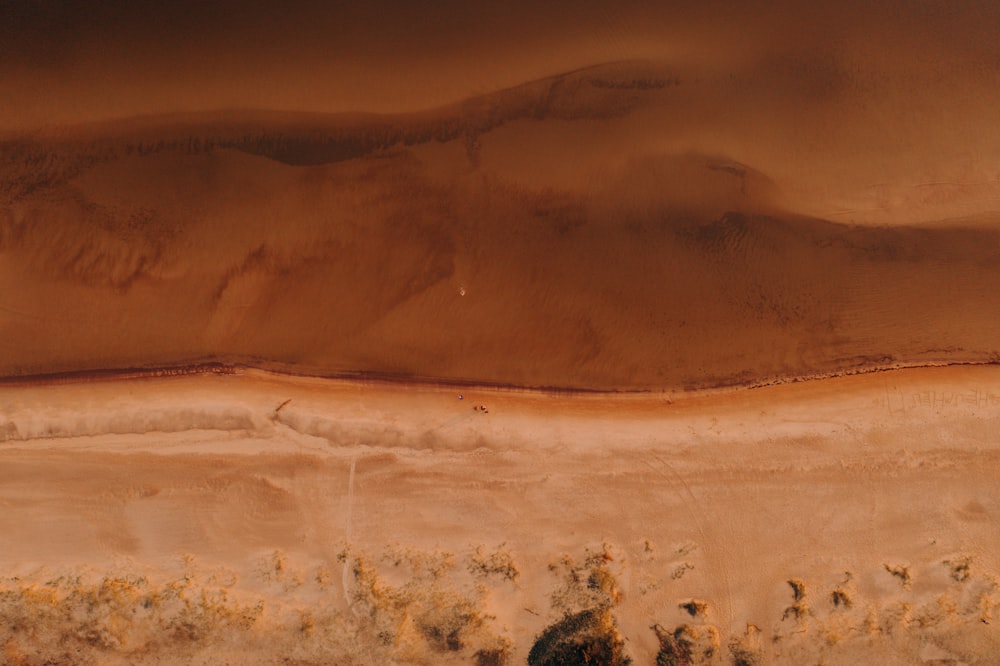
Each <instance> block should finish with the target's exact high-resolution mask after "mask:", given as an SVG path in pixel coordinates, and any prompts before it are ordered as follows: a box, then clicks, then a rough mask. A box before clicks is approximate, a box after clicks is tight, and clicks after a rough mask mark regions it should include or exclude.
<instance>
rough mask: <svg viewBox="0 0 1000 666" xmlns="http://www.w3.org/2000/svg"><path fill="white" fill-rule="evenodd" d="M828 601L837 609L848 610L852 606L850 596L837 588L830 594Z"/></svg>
mask: <svg viewBox="0 0 1000 666" xmlns="http://www.w3.org/2000/svg"><path fill="white" fill-rule="evenodd" d="M830 600H831V601H833V605H834V606H836V607H837V608H850V607H851V606H853V605H854V602H853V601H851V597H850V595H848V594H847V592H845V591H844V590H842V589H840V588H839V587H838V588H837V589H836V590H834V591H833V592H832V593H831V594H830Z"/></svg>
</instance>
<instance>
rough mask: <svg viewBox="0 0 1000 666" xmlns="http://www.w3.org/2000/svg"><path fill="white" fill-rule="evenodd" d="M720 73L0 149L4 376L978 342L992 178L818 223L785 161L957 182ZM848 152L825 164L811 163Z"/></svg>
mask: <svg viewBox="0 0 1000 666" xmlns="http://www.w3.org/2000/svg"><path fill="white" fill-rule="evenodd" d="M734 87H735V88H734ZM993 89H994V88H990V90H993ZM739 90H741V88H740V87H739V86H738V85H737V84H735V83H733V82H731V81H729V79H728V78H725V77H712V76H710V77H706V76H703V75H701V74H699V72H697V71H688V70H685V69H683V68H681V69H678V66H676V65H673V64H670V63H648V62H629V63H617V64H609V65H601V66H595V67H589V68H584V69H580V70H574V71H571V72H567V73H564V74H561V75H558V76H553V77H549V78H544V79H540V80H537V81H528V82H525V83H524V84H522V85H518V86H514V87H511V88H509V89H504V90H497V91H493V92H489V93H486V94H483V95H481V96H478V97H474V98H471V99H468V100H466V101H464V102H462V103H458V104H454V105H450V106H445V107H441V108H436V109H432V110H428V111H426V112H423V113H419V114H404V113H400V114H393V115H383V116H373V115H357V114H356V115H322V114H319V115H316V114H296V113H280V112H274V113H264V112H237V111H233V112H229V113H217V114H191V115H181V116H159V117H153V118H140V119H132V120H128V121H122V122H116V123H107V124H104V125H97V126H82V127H62V128H53V129H51V130H50V131H47V132H41V131H40V132H37V133H29V134H26V135H24V136H22V137H20V138H16V139H10V140H7V141H4V142H3V144H2V146H0V283H2V284H4V285H6V288H5V289H3V291H2V292H0V375H4V376H6V375H19V376H29V375H36V374H44V373H51V372H62V371H80V370H95V369H121V368H128V367H135V366H149V365H152V366H172V365H180V364H185V363H192V362H199V361H220V362H226V363H246V364H248V365H251V366H254V367H266V368H269V369H273V370H291V371H294V372H300V373H309V374H316V375H340V374H343V373H352V372H358V371H364V372H369V373H381V374H383V375H392V376H396V377H403V378H445V379H452V380H460V381H466V382H471V383H478V382H482V383H490V382H496V383H501V384H515V385H519V386H559V387H577V388H597V389H637V388H638V389H660V388H664V387H665V388H667V389H670V390H674V389H681V388H689V389H690V388H705V387H714V386H720V385H735V386H738V385H744V384H747V383H755V382H758V381H762V380H768V379H771V378H783V377H784V378H787V377H791V376H802V375H813V374H817V373H820V374H822V373H829V372H840V371H844V370H848V369H856V368H873V367H887V366H892V365H894V364H900V363H903V364H908V363H928V362H946V363H955V362H969V361H979V362H986V361H992V360H995V359H997V358H1000V347H998V346H997V340H998V339H1000V322H998V320H997V318H995V317H992V316H989V313H992V312H994V311H996V309H997V307H998V306H1000V302H998V294H1000V263H998V261H997V252H996V249H997V248H998V247H1000V231H998V230H997V229H998V224H997V220H998V219H1000V218H998V215H997V213H996V211H997V210H998V205H997V200H998V199H997V198H996V196H995V194H996V191H997V188H998V187H1000V186H998V185H997V183H1000V181H998V180H996V178H995V175H990V176H989V177H988V178H986V180H984V181H983V183H984V184H983V185H982V189H983V192H982V196H981V197H979V196H974V194H973V193H969V192H965V191H964V190H961V188H959V189H960V190H961V191H957V192H953V193H951V194H949V195H948V196H943V198H940V201H939V198H935V197H933V196H930V195H928V197H916V198H913V197H909V198H907V197H902V198H900V197H896V196H895V195H893V196H890V197H889V199H891V200H892V201H894V202H896V203H893V204H892V205H889V204H886V206H884V207H882V208H879V207H878V206H877V205H875V204H873V203H872V202H868V203H867V204H865V206H867V207H871V206H872V205H875V208H876V209H878V210H880V211H881V214H880V215H876V214H874V213H872V214H869V213H867V212H863V213H859V214H858V215H856V216H853V217H851V216H845V215H827V214H825V213H824V212H823V211H824V209H825V208H824V207H822V206H821V207H820V209H817V207H816V206H817V205H818V204H817V201H819V200H820V199H821V198H822V197H820V196H819V195H815V196H814V197H812V198H811V199H810V198H809V197H806V199H808V201H811V202H812V205H807V203H804V202H803V201H802V200H801V197H796V196H792V193H793V192H794V191H796V189H797V188H798V187H799V185H801V183H799V184H798V185H797V184H796V183H797V179H798V178H808V179H809V180H810V181H814V183H813V185H811V186H810V187H812V188H813V189H816V188H818V189H821V190H823V191H826V192H828V193H829V194H830V196H834V197H836V196H839V195H840V194H843V195H844V196H848V197H850V196H854V195H855V194H857V193H859V192H863V193H869V194H870V193H871V192H881V191H882V189H884V188H888V189H889V190H893V188H894V187H897V186H898V187H902V188H904V189H906V190H907V191H910V192H917V191H920V192H924V191H925V190H928V188H926V187H922V186H921V187H917V185H918V184H920V183H922V182H923V181H924V180H926V179H932V180H934V181H935V182H937V181H941V182H942V183H945V185H946V184H947V183H948V182H952V181H953V180H956V179H958V180H961V179H960V178H959V172H955V173H952V171H950V170H949V169H951V167H950V166H949V164H950V163H949V162H948V161H947V160H946V159H944V157H942V153H941V151H940V150H938V149H935V150H933V151H931V152H930V153H928V155H930V156H933V157H934V158H935V159H939V160H940V162H939V163H937V166H936V167H934V168H931V167H930V166H928V167H927V168H926V169H924V170H922V171H921V172H920V173H919V174H914V173H911V172H910V171H909V170H908V169H912V168H916V167H913V166H912V165H911V163H910V161H909V158H905V159H904V157H899V158H898V159H899V160H902V162H903V163H904V164H896V163H895V161H894V162H893V164H892V165H891V168H890V167H889V166H886V167H885V169H884V171H885V172H884V173H883V172H882V171H879V172H877V173H871V172H869V171H866V170H865V169H866V168H867V167H869V166H870V165H871V164H873V163H874V160H875V157H874V156H872V155H871V154H870V153H871V152H876V153H877V152H878V150H879V149H880V148H879V146H880V144H878V143H877V142H875V143H873V142H872V141H870V140H869V139H868V138H861V137H857V136H855V137H854V139H853V140H852V141H853V142H849V143H841V142H839V140H838V139H836V138H830V137H829V136H827V134H828V133H827V132H825V131H824V132H822V133H820V134H822V136H823V137H825V138H824V142H823V143H821V144H816V145H812V144H810V145H812V148H810V151H811V152H810V155H811V157H809V159H808V160H805V157H803V156H802V155H801V154H800V151H802V150H805V149H804V148H802V147H801V146H800V143H801V142H800V141H799V139H797V138H789V137H786V140H783V141H778V140H777V138H776V137H775V136H774V134H773V133H772V132H768V131H765V130H764V128H761V127H758V126H757V125H756V124H755V123H754V122H751V121H752V120H753V118H751V117H749V115H748V114H749V112H748V111H747V110H746V108H745V106H744V105H743V103H742V101H741V100H740V99H739ZM848 106H849V107H850V108H851V109H857V108H860V104H854V103H852V104H849V105H848ZM990 108H994V107H990ZM721 110H725V113H722V111H721ZM720 113H722V115H719V114H720ZM782 113H785V114H788V113H792V112H790V111H787V110H785V111H782ZM826 113H832V112H831V111H825V112H824V114H826ZM762 116H768V117H770V112H768V113H764V112H763V111H762V112H761V117H762ZM792 116H793V117H794V119H795V120H794V123H798V122H800V120H802V116H803V114H797V113H793V114H792ZM781 117H785V116H781ZM991 117H992V116H991ZM754 118H758V116H754ZM775 122H777V121H775ZM803 122H804V120H803ZM845 122H846V121H845ZM794 123H793V122H792V121H791V120H789V121H788V123H786V124H789V125H791V124H794ZM942 126H945V127H947V126H949V125H947V124H942ZM859 127H866V128H869V129H870V127H869V125H867V124H864V123H861V124H860V125H859ZM866 131H867V130H866ZM929 131H930V130H928V132H929ZM942 131H943V130H942ZM970 131H971V130H970ZM852 136H853V135H852ZM920 136H930V135H929V134H927V132H921V133H920ZM935 136H936V135H935ZM990 136H992V135H991V134H990V133H989V132H984V134H983V137H982V138H980V139H977V141H976V146H977V147H979V148H981V149H982V151H983V156H984V157H983V159H986V157H985V156H986V155H987V154H988V152H987V148H986V147H985V144H986V143H987V142H988V141H992V139H990V138H989V137H990ZM844 140H845V141H846V139H844ZM827 141H830V142H833V143H834V144H835V145H833V146H828V145H827V144H826V142H827ZM775 142H777V143H775ZM849 145H854V146H855V148H856V150H857V151H859V152H857V153H855V152H852V150H848V148H847V146H849ZM963 145H964V144H963ZM824 146H826V148H828V150H827V149H826V148H824ZM862 147H864V150H862ZM779 148H780V149H779ZM835 148H836V150H835ZM881 148H884V149H885V153H884V154H885V155H897V151H895V150H889V149H888V148H885V146H881ZM970 150H971V148H970ZM845 152H846V153H850V154H851V155H855V158H854V159H853V160H852V161H849V162H847V163H843V164H840V163H839V162H838V164H839V166H837V168H836V170H835V171H836V172H837V173H842V172H843V173H850V174H854V175H853V176H852V177H851V178H850V179H848V180H844V178H841V177H837V176H836V174H834V173H831V172H830V168H832V167H830V165H829V164H827V163H826V160H834V161H837V160H838V159H840V158H843V159H847V158H846V156H845V155H844V153H845ZM816 154H822V155H823V157H824V160H816V159H815V156H816ZM898 154H899V155H904V156H905V155H907V153H898ZM796 156H797V157H796ZM838 156H840V157H838ZM793 157H794V159H793ZM868 157H871V159H870V160H869V159H868ZM887 159H888V158H887ZM893 159H894V160H896V158H893ZM928 159H930V158H929V157H928ZM914 164H916V162H914ZM989 164H991V165H994V164H996V160H992V161H989ZM907 165H909V166H907ZM904 167H906V168H904ZM991 168H994V167H991ZM897 169H898V170H897ZM938 170H940V171H941V173H938ZM845 178H846V177H845ZM866 179H867V180H866ZM887 179H891V180H897V181H898V183H897V184H896V185H889V184H886V182H885V181H886V180H887ZM848 181H849V182H848ZM945 185H942V186H945ZM956 187H957V186H956ZM970 187H972V186H970ZM930 189H933V188H930ZM838 193H839V194H838ZM865 196H868V195H867V194H866V195H865ZM880 196H881V195H880ZM935 202H937V203H935ZM942 202H943V203H942ZM939 203H940V204H941V205H938V204H939ZM945 204H946V205H945ZM827 212H829V211H827Z"/></svg>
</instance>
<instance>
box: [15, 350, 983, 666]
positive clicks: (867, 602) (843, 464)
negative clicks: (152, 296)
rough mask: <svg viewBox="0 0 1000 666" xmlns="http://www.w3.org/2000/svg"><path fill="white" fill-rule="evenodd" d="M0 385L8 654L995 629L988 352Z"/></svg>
mask: <svg viewBox="0 0 1000 666" xmlns="http://www.w3.org/2000/svg"><path fill="white" fill-rule="evenodd" d="M0 404H3V405H6V407H4V409H3V412H2V414H0V423H2V424H3V425H2V432H3V433H4V441H3V443H2V445H0V446H2V448H0V457H2V461H3V463H2V465H0V470H2V475H3V476H2V483H0V489H2V490H0V503H2V505H3V507H4V511H3V513H2V514H0V533H2V534H3V535H4V540H3V547H2V549H0V565H2V567H3V570H4V572H5V576H4V578H3V580H2V583H0V585H2V587H3V591H2V592H0V613H2V614H3V627H4V629H3V631H4V632H5V633H4V634H3V636H2V637H0V641H2V642H3V644H4V645H5V650H6V654H7V655H8V656H7V659H8V660H9V661H12V662H13V663H17V659H18V657H17V655H32V656H33V657H34V658H38V659H43V658H49V659H53V660H55V661H60V660H66V659H71V660H73V661H74V662H75V663H89V660H98V661H100V663H130V662H132V661H135V660H136V659H143V660H148V661H149V662H151V663H217V662H218V660H220V659H224V660H228V661H233V660H236V661H240V662H242V663H273V661H274V659H275V658H277V656H280V657H285V658H289V659H291V660H292V661H293V662H295V663H330V662H334V663H390V662H393V663H428V664H430V663H470V661H472V662H474V661H475V659H476V658H477V657H476V656H475V655H476V653H480V656H479V657H478V658H479V659H486V658H493V657H496V658H499V657H498V655H499V654H501V653H503V654H506V655H507V656H508V657H509V658H510V661H509V663H523V661H524V659H525V658H526V657H527V656H528V652H529V650H530V648H531V646H532V643H533V641H534V640H535V638H536V637H537V636H539V635H540V633H541V632H542V630H543V629H544V628H545V627H546V626H548V625H550V624H552V623H555V622H556V621H557V620H559V619H560V618H561V617H563V616H564V613H573V612H578V611H582V610H586V609H588V608H589V609H593V608H598V609H600V608H608V609H610V612H611V615H610V616H608V617H609V618H612V619H613V621H614V623H615V624H614V627H616V628H617V631H618V632H620V636H622V637H623V640H624V644H623V645H624V649H625V652H626V653H627V654H628V655H631V657H632V658H633V659H634V660H635V662H634V663H637V664H645V663H652V660H653V657H654V654H655V652H656V651H657V650H658V649H659V645H660V641H659V640H658V639H657V634H656V633H655V632H654V631H653V630H652V629H651V627H652V626H653V625H654V624H657V625H660V629H661V631H667V632H668V633H669V632H673V630H674V628H675V627H678V626H681V625H688V629H686V630H683V631H682V632H681V634H680V635H681V636H682V638H684V637H685V636H686V637H687V638H686V639H685V640H687V641H688V642H687V643H685V644H687V645H692V644H693V645H695V647H696V648H697V649H695V653H696V654H695V657H697V655H698V654H702V652H703V650H704V649H714V657H712V658H711V659H709V660H707V661H698V660H697V659H696V660H695V661H694V662H693V663H740V662H738V661H734V659H735V657H734V656H733V655H743V656H744V657H746V656H747V655H750V656H753V654H757V652H756V651H759V653H760V655H762V658H763V659H764V660H765V662H766V663H805V662H810V663H812V662H819V661H824V663H831V664H834V663H843V664H847V663H859V662H866V663H873V662H876V661H877V662H879V663H899V664H903V663H919V662H920V661H921V660H922V661H924V662H929V661H932V660H933V659H941V660H945V661H941V662H936V663H990V662H991V661H992V660H993V658H994V654H995V650H996V648H997V640H998V636H997V634H996V630H995V629H994V627H995V626H996V625H995V624H994V620H995V617H994V614H995V613H996V611H997V607H998V605H1000V591H998V589H997V584H998V580H997V574H998V572H1000V561H998V559H997V556H996V548H995V547H994V546H995V545H996V529H995V528H996V525H995V522H996V520H995V514H996V512H997V511H1000V507H998V506H997V503H996V498H995V495H996V494H995V492H994V486H995V479H996V469H997V467H996V465H997V462H998V459H997V451H996V446H995V443H996V442H995V440H996V437H995V433H996V432H997V428H998V427H1000V423H998V422H1000V375H998V371H997V370H996V369H995V368H991V367H983V368H936V369H922V370H899V371H894V372H889V373H880V374H874V375H864V376H854V377H843V378H838V379H827V380H823V381H817V382H807V383H800V384H788V385H784V386H774V387H769V388H762V389H755V390H750V391H740V392H736V393H725V392H723V393H718V394H715V395H703V396H695V395H688V396H673V398H668V397H667V396H666V395H645V396H635V397H623V396H618V397H614V396H601V395H591V396H573V397H558V396H554V395H549V394H545V393H524V392H516V391H496V390H487V389H473V390H468V391H466V392H465V393H463V399H462V400H459V399H458V393H457V392H456V391H455V390H453V389H449V388H440V389H436V388H433V387H424V388H413V387H410V388H407V387H403V386H398V387H397V386H393V385H384V384H358V383H351V382H335V381H329V380H309V379H295V378H287V377H281V376H274V375H267V374H262V373H259V372H247V373H240V374H236V375H227V376H219V375H200V376H187V377H171V378H159V379H132V380H121V381H114V380H109V381H100V382H92V383H85V384H79V383H68V384H56V385H39V386H32V387H27V386H19V387H13V386H8V387H5V388H2V389H0ZM479 405H485V406H486V407H487V411H486V412H482V411H481V410H476V409H475V407H476V406H479ZM789 581H792V583H790V582H789ZM793 583H794V586H793ZM796 589H799V593H798V595H797V594H796V592H795V590H796ZM796 596H798V597H799V598H796ZM692 600H695V602H696V603H694V604H692V603H689V602H691V601H692ZM53 604H55V605H53ZM685 604H687V606H688V607H689V609H693V611H691V612H689V609H686V608H684V607H682V606H684V605H685ZM685 632H686V633H685ZM670 635H673V634H670ZM691 636H696V637H697V640H695V639H693V638H691ZM681 642H682V643H684V641H681ZM713 645H714V646H715V647H714V648H712V646H713ZM68 655H74V656H68ZM491 655H492V656H491ZM747 658H749V657H747ZM949 659H950V660H952V661H950V662H949V661H947V660H949ZM157 660H159V662H158V661H157ZM30 663H35V662H34V661H31V662H30ZM479 663H490V662H486V661H480V662H479ZM744 663H756V662H752V661H751V662H744Z"/></svg>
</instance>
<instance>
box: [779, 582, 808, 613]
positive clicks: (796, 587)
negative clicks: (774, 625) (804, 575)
mask: <svg viewBox="0 0 1000 666" xmlns="http://www.w3.org/2000/svg"><path fill="white" fill-rule="evenodd" d="M788 586H789V587H790V588H792V600H793V601H794V603H793V604H792V605H791V606H789V607H788V608H786V609H785V612H784V614H783V615H782V616H781V618H782V619H783V620H784V619H788V618H789V617H794V618H795V619H796V620H802V619H805V617H806V616H807V615H808V614H809V607H808V606H807V605H806V603H805V598H806V584H805V583H803V582H802V581H801V580H796V579H794V578H793V579H792V580H789V581H788Z"/></svg>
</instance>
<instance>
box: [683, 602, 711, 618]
mask: <svg viewBox="0 0 1000 666" xmlns="http://www.w3.org/2000/svg"><path fill="white" fill-rule="evenodd" d="M679 608H680V609H681V610H682V611H686V612H687V614H688V615H690V616H691V617H700V616H704V615H705V613H706V612H708V604H707V603H705V602H704V601H698V600H697V599H692V600H691V601H685V602H684V603H682V604H680V605H679Z"/></svg>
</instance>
